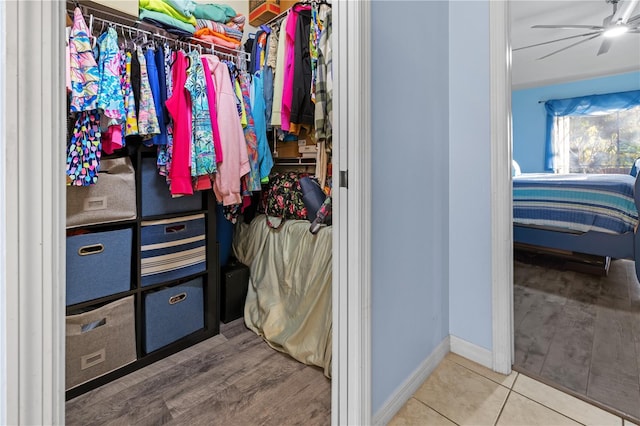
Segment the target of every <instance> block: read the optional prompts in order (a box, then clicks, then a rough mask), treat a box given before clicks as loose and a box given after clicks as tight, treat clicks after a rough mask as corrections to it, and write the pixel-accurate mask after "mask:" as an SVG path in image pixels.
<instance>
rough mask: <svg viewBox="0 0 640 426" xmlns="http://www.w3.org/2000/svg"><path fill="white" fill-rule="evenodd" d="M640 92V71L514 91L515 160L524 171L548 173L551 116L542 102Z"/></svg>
mask: <svg viewBox="0 0 640 426" xmlns="http://www.w3.org/2000/svg"><path fill="white" fill-rule="evenodd" d="M638 89H640V72H633V73H626V74H619V75H614V76H610V77H602V78H595V79H590V80H581V81H576V82H572V83H565V84H556V85H551V86H544V87H536V88H533V89H523V90H514V91H513V93H512V111H513V158H514V159H515V160H516V161H517V162H518V164H519V165H520V168H521V170H522V171H523V172H544V171H545V170H544V155H545V152H544V139H545V126H546V119H547V116H546V113H545V110H544V103H539V102H538V101H540V100H542V101H546V100H549V99H564V98H573V97H576V96H587V95H593V94H600V93H614V92H625V91H628V90H638Z"/></svg>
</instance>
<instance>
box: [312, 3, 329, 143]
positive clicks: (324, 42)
mask: <svg viewBox="0 0 640 426" xmlns="http://www.w3.org/2000/svg"><path fill="white" fill-rule="evenodd" d="M332 57H333V54H332V49H331V11H329V12H327V16H326V17H325V20H324V29H323V30H322V34H321V35H320V42H319V44H318V69H317V81H316V103H315V112H314V116H315V130H316V140H317V141H323V140H326V141H327V142H328V144H329V145H330V143H331V133H332V129H331V122H332V114H333V102H332V97H333V74H332V72H331V70H332V59H333V58H332Z"/></svg>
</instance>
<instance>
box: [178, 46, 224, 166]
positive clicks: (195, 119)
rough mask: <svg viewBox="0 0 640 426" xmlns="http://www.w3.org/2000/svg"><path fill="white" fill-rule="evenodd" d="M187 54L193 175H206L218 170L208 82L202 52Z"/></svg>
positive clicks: (187, 85) (186, 84)
mask: <svg viewBox="0 0 640 426" xmlns="http://www.w3.org/2000/svg"><path fill="white" fill-rule="evenodd" d="M187 56H188V58H189V63H190V65H189V68H187V81H186V83H185V85H184V88H185V89H187V90H188V91H189V94H190V95H191V135H192V136H191V137H192V139H191V176H194V177H195V176H206V175H211V174H213V173H215V171H216V153H215V149H214V145H213V129H212V127H211V116H210V115H209V98H208V97H207V83H206V80H205V76H204V68H203V66H202V60H201V59H200V53H198V51H197V50H194V51H192V52H189V54H188V55H187Z"/></svg>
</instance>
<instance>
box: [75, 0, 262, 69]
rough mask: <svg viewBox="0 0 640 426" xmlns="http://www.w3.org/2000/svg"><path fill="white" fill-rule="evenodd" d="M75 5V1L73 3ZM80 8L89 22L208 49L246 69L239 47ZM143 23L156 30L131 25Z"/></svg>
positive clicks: (84, 6) (96, 10) (245, 58)
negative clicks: (172, 33) (173, 34)
mask: <svg viewBox="0 0 640 426" xmlns="http://www.w3.org/2000/svg"><path fill="white" fill-rule="evenodd" d="M74 5H75V3H74ZM79 7H80V9H81V10H82V15H83V16H84V17H85V19H87V18H88V19H89V21H90V22H94V21H99V22H101V23H104V24H106V25H109V26H115V27H120V28H122V29H123V30H127V31H131V32H133V31H135V32H136V35H146V36H148V37H151V38H155V39H158V38H159V39H162V40H165V41H167V42H168V43H170V44H173V45H176V46H185V45H186V46H188V47H192V48H195V49H198V50H201V49H203V48H204V49H208V51H209V52H210V53H212V54H214V55H217V56H224V57H225V59H230V60H231V61H235V62H236V63H237V65H238V67H239V68H241V69H243V70H246V64H247V62H248V60H249V57H250V54H249V53H247V52H245V51H244V50H240V49H232V48H229V47H224V46H219V45H217V44H215V43H211V42H209V41H206V40H200V39H198V38H194V37H189V38H186V39H185V38H178V37H169V36H165V35H163V34H161V33H160V32H159V30H160V28H158V27H155V26H153V25H151V24H148V23H145V22H144V21H140V20H133V19H131V18H127V17H124V16H120V15H114V14H112V13H109V12H106V11H103V10H101V9H96V8H93V7H91V6H88V5H86V4H81V5H80V6H79ZM94 12H95V13H98V14H100V15H107V16H113V17H114V18H116V19H117V20H118V21H115V20H112V19H105V18H101V17H99V16H96V15H95V13H94ZM119 21H124V22H128V23H131V25H126V24H123V23H121V22H119ZM141 24H142V25H144V26H145V27H147V28H149V29H155V30H157V31H156V32H151V31H149V30H147V29H142V28H138V27H136V26H133V25H141Z"/></svg>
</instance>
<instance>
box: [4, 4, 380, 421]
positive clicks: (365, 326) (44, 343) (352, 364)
mask: <svg viewBox="0 0 640 426" xmlns="http://www.w3.org/2000/svg"><path fill="white" fill-rule="evenodd" d="M335 3H336V4H335V5H334V11H337V13H335V12H334V15H335V19H334V32H335V33H336V37H334V40H337V39H338V38H339V40H340V42H339V43H336V42H334V43H333V44H334V46H335V48H334V49H335V54H334V60H335V63H334V69H335V70H336V78H335V81H336V84H335V89H334V91H335V93H336V95H335V97H336V99H339V102H336V103H335V104H334V117H335V125H334V128H335V131H334V134H335V137H334V149H335V153H334V155H335V156H336V164H335V167H334V170H335V173H336V174H337V175H340V173H338V172H339V171H345V172H347V175H348V176H349V181H348V188H349V189H351V191H349V190H348V189H347V188H339V189H338V196H337V197H335V207H334V208H335V214H336V217H337V220H336V221H337V226H336V229H337V232H335V233H334V240H333V243H334V247H336V248H337V249H338V253H337V255H335V254H334V260H333V267H334V268H335V269H336V270H337V271H338V273H337V274H334V275H333V276H334V278H333V288H334V290H335V289H337V291H333V304H334V306H337V307H338V308H337V309H334V310H333V324H334V325H335V327H334V329H333V342H334V344H333V377H334V380H333V382H332V393H333V395H332V422H333V423H334V424H368V423H369V422H370V417H371V408H370V406H371V404H370V399H371V398H370V393H371V389H370V387H371V385H370V375H371V373H370V357H371V345H370V332H369V329H370V313H369V306H370V277H369V270H370V208H369V206H370V188H369V183H370V178H369V176H370V172H369V167H370V149H369V147H370V137H369V128H370V123H369V94H370V88H369V73H370V66H369V58H370V55H369V37H368V34H370V26H369V21H370V18H369V16H370V6H369V2H350V1H337V2H335ZM65 10H66V4H65V2H63V1H48V0H41V1H29V2H22V1H20V2H18V1H7V2H2V5H0V28H3V29H4V30H3V35H7V36H6V37H2V40H3V44H0V54H1V55H2V57H3V58H8V59H9V61H6V62H3V63H2V64H1V66H2V70H0V86H1V87H0V117H5V121H4V123H11V124H14V123H15V125H11V126H5V125H3V126H2V127H1V128H0V154H1V155H0V185H2V187H0V194H2V195H1V196H0V232H1V233H0V237H2V240H1V241H0V254H2V255H3V262H4V264H2V266H3V268H2V271H0V295H2V296H3V297H2V298H0V299H2V300H3V302H4V303H3V304H2V305H0V315H1V316H2V318H1V320H2V321H0V323H3V324H6V326H5V328H3V332H2V333H0V359H1V360H2V362H3V364H2V366H1V367H0V379H2V382H3V383H6V385H5V386H3V387H0V423H2V424H64V421H65V389H64V383H65V377H64V359H65V321H64V316H65V313H66V309H65V233H64V229H65V208H66V207H65V206H66V191H65V189H64V188H65V183H64V164H65V152H64V148H65V147H64V144H61V143H58V141H61V140H64V138H65V113H64V109H65V108H66V106H65V105H66V104H65V96H64V91H65V89H64V83H63V82H64V63H63V61H62V60H61V59H62V58H63V54H64V31H60V25H61V23H62V22H64V13H65ZM34 21H35V22H39V23H40V25H39V26H36V27H33V26H32V23H33V22H34ZM27 52H28V53H27ZM51 70H53V72H51ZM28 117H41V119H39V120H38V119H32V120H29V119H28ZM0 119H1V118H0ZM25 119H26V120H28V121H25ZM14 142H15V143H14ZM337 177H338V176H336V178H337ZM335 182H336V184H337V183H339V182H340V180H339V179H337V180H336V181H335ZM343 183H345V184H346V183H347V182H344V181H343ZM8 249H10V250H8ZM9 389H10V390H11V391H8V390H9Z"/></svg>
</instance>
